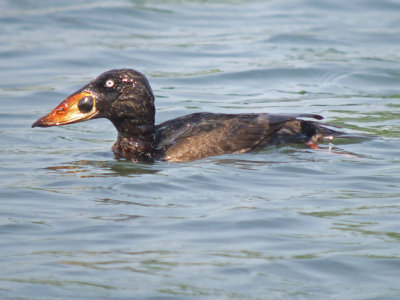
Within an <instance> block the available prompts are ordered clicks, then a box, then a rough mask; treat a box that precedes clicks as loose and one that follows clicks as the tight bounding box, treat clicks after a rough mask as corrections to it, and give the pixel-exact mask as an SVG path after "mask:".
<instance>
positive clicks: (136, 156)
mask: <svg viewBox="0 0 400 300" xmlns="http://www.w3.org/2000/svg"><path fill="white" fill-rule="evenodd" d="M112 123H113V124H114V126H115V128H116V129H117V130H118V139H117V141H116V142H115V144H114V146H113V147H112V150H113V152H114V153H115V156H116V157H117V158H126V159H129V160H131V161H133V162H139V161H153V160H154V156H155V154H156V149H155V148H154V145H153V144H154V135H155V131H154V122H153V124H150V123H148V122H140V121H139V120H132V119H129V120H112Z"/></svg>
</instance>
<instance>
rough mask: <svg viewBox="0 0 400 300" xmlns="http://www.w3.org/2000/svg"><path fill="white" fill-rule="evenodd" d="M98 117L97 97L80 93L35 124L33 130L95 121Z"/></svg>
mask: <svg viewBox="0 0 400 300" xmlns="http://www.w3.org/2000/svg"><path fill="white" fill-rule="evenodd" d="M97 115H98V110H97V108H96V97H95V95H93V94H92V93H89V92H79V93H76V94H73V95H71V96H69V97H68V98H67V99H65V100H64V101H63V102H61V103H60V104H59V105H58V106H57V107H56V108H54V109H53V110H52V111H51V112H50V113H49V114H48V115H46V116H44V117H41V118H40V119H39V120H37V121H36V122H35V123H33V124H32V128H33V127H50V126H60V125H66V124H72V123H77V122H82V121H87V120H90V119H93V118H95V117H96V116H97Z"/></svg>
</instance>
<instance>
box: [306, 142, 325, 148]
mask: <svg viewBox="0 0 400 300" xmlns="http://www.w3.org/2000/svg"><path fill="white" fill-rule="evenodd" d="M306 145H307V146H308V147H310V149H321V148H320V146H318V145H317V144H316V143H314V142H312V141H308V142H307V143H306Z"/></svg>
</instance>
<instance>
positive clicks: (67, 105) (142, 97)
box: [32, 69, 155, 133]
mask: <svg viewBox="0 0 400 300" xmlns="http://www.w3.org/2000/svg"><path fill="white" fill-rule="evenodd" d="M154 115H155V108H154V96H153V92H152V90H151V87H150V84H149V82H148V81H147V79H146V77H145V76H144V75H143V74H141V73H140V72H137V71H135V70H132V69H120V70H110V71H107V72H104V73H102V74H101V75H99V76H98V77H97V78H95V79H94V80H93V81H92V82H90V83H89V84H87V85H86V86H84V87H83V88H81V89H80V90H78V91H76V92H75V93H73V94H72V95H71V96H69V97H67V98H66V99H65V100H64V101H62V102H61V103H60V104H59V105H58V106H57V107H56V108H54V109H53V110H52V111H51V112H50V113H49V114H48V115H46V116H44V117H41V118H40V119H38V120H37V121H36V122H35V123H33V124H32V127H50V126H60V125H66V124H72V123H77V122H82V121H87V120H91V119H95V118H107V119H109V120H110V121H111V122H112V123H113V124H114V126H115V127H116V128H117V130H118V132H119V133H123V132H124V131H126V132H129V131H130V130H134V129H135V128H136V129H138V128H139V129H140V127H142V128H141V129H143V130H146V129H147V130H150V131H151V130H154ZM147 130H146V131H147Z"/></svg>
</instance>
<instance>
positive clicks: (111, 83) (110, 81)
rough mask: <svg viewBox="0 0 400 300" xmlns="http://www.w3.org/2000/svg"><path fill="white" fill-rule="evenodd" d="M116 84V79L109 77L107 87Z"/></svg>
mask: <svg viewBox="0 0 400 300" xmlns="http://www.w3.org/2000/svg"><path fill="white" fill-rule="evenodd" d="M114 85H115V83H114V80H112V79H108V80H107V81H106V87H113V86H114Z"/></svg>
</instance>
